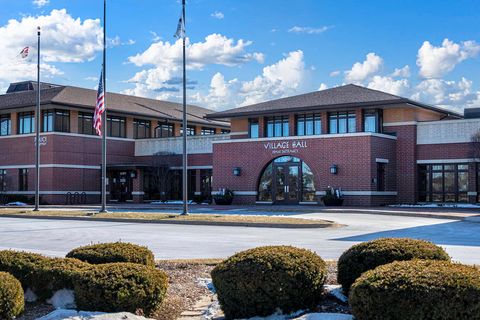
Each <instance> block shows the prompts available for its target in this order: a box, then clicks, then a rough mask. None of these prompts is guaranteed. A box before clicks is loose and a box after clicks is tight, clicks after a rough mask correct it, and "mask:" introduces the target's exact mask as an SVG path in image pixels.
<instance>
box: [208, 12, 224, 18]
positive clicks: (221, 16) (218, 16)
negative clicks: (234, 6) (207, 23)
mask: <svg viewBox="0 0 480 320" xmlns="http://www.w3.org/2000/svg"><path fill="white" fill-rule="evenodd" d="M210 16H211V17H212V18H215V19H218V20H222V19H223V18H225V15H224V14H223V12H220V11H215V12H214V13H212V14H211V15H210Z"/></svg>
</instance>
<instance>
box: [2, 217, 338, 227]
mask: <svg viewBox="0 0 480 320" xmlns="http://www.w3.org/2000/svg"><path fill="white" fill-rule="evenodd" d="M0 218H21V219H41V220H66V221H99V222H120V223H156V224H177V225H178V224H180V225H194V226H222V227H250V228H279V229H321V228H335V227H340V226H342V225H340V224H337V223H333V224H323V223H318V224H292V223H249V222H226V221H179V220H177V221H175V220H145V219H121V218H93V217H91V216H86V217H62V216H29V215H19V214H1V215H0Z"/></svg>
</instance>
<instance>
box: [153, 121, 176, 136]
mask: <svg viewBox="0 0 480 320" xmlns="http://www.w3.org/2000/svg"><path fill="white" fill-rule="evenodd" d="M165 132H167V133H168V134H167V135H164V133H165ZM174 136H175V126H174V124H173V123H168V122H162V123H160V122H159V123H158V125H157V126H156V127H155V138H171V137H174Z"/></svg>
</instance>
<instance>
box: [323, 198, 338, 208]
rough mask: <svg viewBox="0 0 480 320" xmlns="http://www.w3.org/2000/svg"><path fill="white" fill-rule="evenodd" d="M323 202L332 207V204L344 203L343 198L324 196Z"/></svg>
mask: <svg viewBox="0 0 480 320" xmlns="http://www.w3.org/2000/svg"><path fill="white" fill-rule="evenodd" d="M322 200H323V204H324V205H326V206H328V207H332V206H341V205H343V199H338V198H324V199H322Z"/></svg>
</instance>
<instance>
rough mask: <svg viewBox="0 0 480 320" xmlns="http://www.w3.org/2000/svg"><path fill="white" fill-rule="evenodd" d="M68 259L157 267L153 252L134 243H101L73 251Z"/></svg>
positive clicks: (92, 262)
mask: <svg viewBox="0 0 480 320" xmlns="http://www.w3.org/2000/svg"><path fill="white" fill-rule="evenodd" d="M67 258H75V259H78V260H81V261H85V262H88V263H91V264H102V263H113V262H131V263H138V264H143V265H146V266H151V267H153V266H155V258H154V256H153V253H152V251H150V250H149V249H148V248H147V247H142V246H139V245H136V244H132V243H125V242H113V243H99V244H93V245H89V246H84V247H79V248H76V249H73V250H72V251H70V252H69V253H68V254H67Z"/></svg>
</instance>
